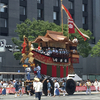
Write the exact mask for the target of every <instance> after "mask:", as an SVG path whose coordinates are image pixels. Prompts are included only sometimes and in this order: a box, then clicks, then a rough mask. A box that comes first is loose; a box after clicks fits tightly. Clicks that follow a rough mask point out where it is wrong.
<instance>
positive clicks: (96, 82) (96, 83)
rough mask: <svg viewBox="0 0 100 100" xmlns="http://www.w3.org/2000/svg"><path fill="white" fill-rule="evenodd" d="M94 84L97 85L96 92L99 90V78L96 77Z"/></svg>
mask: <svg viewBox="0 0 100 100" xmlns="http://www.w3.org/2000/svg"><path fill="white" fill-rule="evenodd" d="M94 86H95V89H96V92H98V81H97V79H95V82H94Z"/></svg>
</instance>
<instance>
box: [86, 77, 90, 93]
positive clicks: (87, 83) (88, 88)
mask: <svg viewBox="0 0 100 100" xmlns="http://www.w3.org/2000/svg"><path fill="white" fill-rule="evenodd" d="M90 86H91V82H90V80H89V79H88V80H87V82H86V87H87V90H86V94H88V92H89V94H91V87H90Z"/></svg>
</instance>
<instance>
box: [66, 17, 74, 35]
mask: <svg viewBox="0 0 100 100" xmlns="http://www.w3.org/2000/svg"><path fill="white" fill-rule="evenodd" d="M68 30H69V33H75V29H74V24H73V19H68Z"/></svg>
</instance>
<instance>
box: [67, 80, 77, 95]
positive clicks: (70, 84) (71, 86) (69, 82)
mask: <svg viewBox="0 0 100 100" xmlns="http://www.w3.org/2000/svg"><path fill="white" fill-rule="evenodd" d="M75 89H76V83H75V81H74V80H73V79H68V80H67V82H66V92H67V93H68V95H72V94H73V93H74V92H75Z"/></svg>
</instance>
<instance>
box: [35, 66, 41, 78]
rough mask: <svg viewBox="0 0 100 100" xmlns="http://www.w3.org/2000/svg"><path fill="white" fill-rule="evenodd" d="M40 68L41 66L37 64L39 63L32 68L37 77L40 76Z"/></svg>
mask: <svg viewBox="0 0 100 100" xmlns="http://www.w3.org/2000/svg"><path fill="white" fill-rule="evenodd" d="M40 70H41V67H40V66H39V64H37V66H36V67H35V68H34V71H36V72H37V77H38V78H41V74H40Z"/></svg>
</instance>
